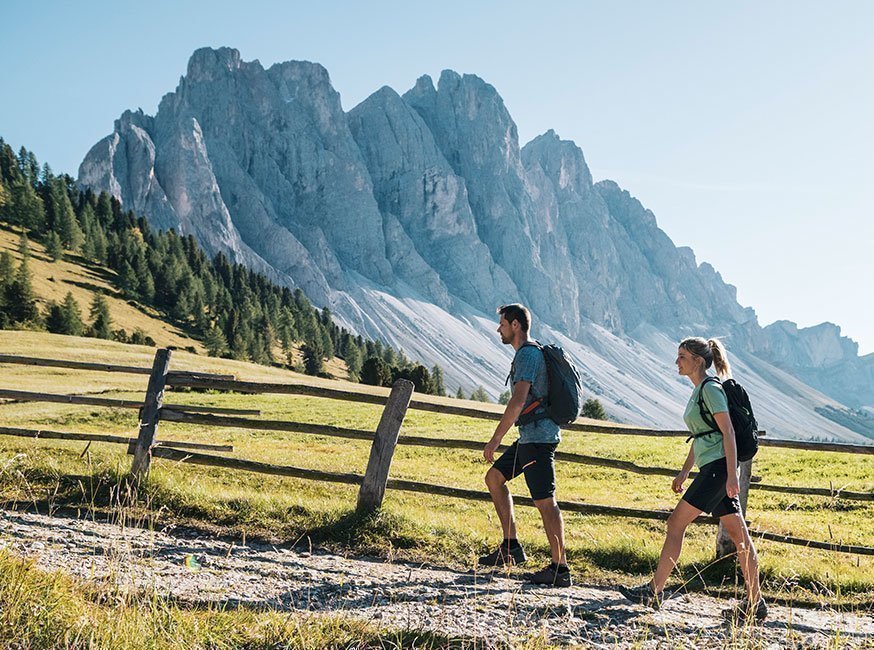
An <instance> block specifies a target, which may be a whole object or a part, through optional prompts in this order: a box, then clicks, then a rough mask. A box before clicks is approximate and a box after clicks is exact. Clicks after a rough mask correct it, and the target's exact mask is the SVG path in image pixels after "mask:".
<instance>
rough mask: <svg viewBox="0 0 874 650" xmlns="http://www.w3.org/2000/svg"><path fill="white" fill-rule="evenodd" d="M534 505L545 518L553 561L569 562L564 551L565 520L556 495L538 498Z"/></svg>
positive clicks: (544, 526)
mask: <svg viewBox="0 0 874 650" xmlns="http://www.w3.org/2000/svg"><path fill="white" fill-rule="evenodd" d="M534 505H535V506H537V509H538V510H539V511H540V518H541V519H542V520H543V529H544V530H545V531H546V538H547V539H548V540H549V550H550V552H551V553H552V561H553V562H554V563H555V564H567V557H566V556H565V551H564V520H563V519H562V516H561V510H559V507H558V503H556V501H555V497H549V498H548V499H537V500H535V501H534Z"/></svg>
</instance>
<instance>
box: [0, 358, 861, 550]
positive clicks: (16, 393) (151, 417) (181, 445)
mask: <svg viewBox="0 0 874 650" xmlns="http://www.w3.org/2000/svg"><path fill="white" fill-rule="evenodd" d="M171 354H172V353H171V351H170V350H167V349H160V350H158V351H157V352H156V354H155V359H154V363H153V365H152V368H151V369H147V368H137V367H131V366H119V365H109V364H96V363H86V362H76V361H62V360H54V359H38V358H29V357H21V356H16V355H6V354H0V363H12V364H25V365H30V366H47V367H61V368H72V369H77V370H93V371H102V372H123V373H135V374H148V375H149V382H148V388H147V390H146V395H145V397H144V399H143V401H142V402H140V401H128V400H118V399H108V398H98V397H90V396H88V397H85V396H70V395H54V394H48V393H37V392H30V391H22V390H7V389H0V398H5V399H11V400H16V401H40V402H62V403H70V404H86V405H93V406H106V407H113V408H138V409H140V429H139V435H138V436H137V437H136V438H129V437H124V436H117V435H109V434H88V433H71V432H57V431H45V430H34V429H20V428H13V427H0V435H13V436H30V437H36V438H46V439H60V440H87V441H89V442H90V441H99V442H109V443H119V444H126V445H128V453H129V454H131V455H133V462H132V465H131V474H132V476H133V477H134V479H135V480H136V481H141V480H142V479H144V478H145V477H146V476H147V475H148V473H149V469H150V466H151V461H152V459H153V458H162V459H167V460H174V461H178V462H186V463H195V464H201V465H210V466H216V467H224V468H228V469H237V470H243V471H250V472H259V473H264V474H273V475H278V476H292V477H296V478H302V479H308V480H316V481H326V482H335V483H347V484H352V485H358V486H360V487H359V494H358V504H357V509H358V511H359V512H363V513H367V512H373V511H375V510H377V509H378V508H379V507H380V506H381V504H382V501H383V497H384V494H385V490H386V489H392V490H403V491H411V492H422V493H427V494H433V495H442V496H449V497H456V498H463V499H471V500H481V501H488V500H490V496H489V494H488V493H487V492H484V491H476V490H469V489H462V488H457V487H450V486H443V485H435V484H430V483H421V482H416V481H407V480H400V479H392V478H390V477H389V470H390V467H391V461H392V457H393V454H394V450H395V447H396V446H397V445H398V444H402V445H416V446H423V447H440V448H449V449H468V450H475V451H481V450H482V448H483V446H484V445H483V442H481V441H477V440H450V439H438V438H427V437H422V436H407V435H400V431H401V427H402V424H403V421H404V417H405V415H406V412H407V410H408V409H409V408H413V409H420V410H425V411H431V412H437V413H443V414H450V415H461V416H466V417H473V418H481V419H488V420H498V419H500V416H501V413H500V412H499V411H497V410H490V409H489V408H488V407H485V406H484V407H483V408H472V407H467V406H455V405H449V404H444V403H438V402H435V401H429V400H428V399H414V398H413V384H412V383H411V382H409V381H406V380H398V381H397V382H395V384H394V386H393V387H392V389H391V392H390V393H389V395H388V398H387V399H386V398H385V397H384V396H381V395H376V394H370V393H364V392H355V391H349V390H340V389H335V388H327V387H319V386H313V385H309V384H303V383H291V384H280V383H264V382H245V381H238V380H236V379H235V378H234V377H232V376H229V375H215V374H209V373H200V372H181V371H171V370H170V369H169V366H170V358H171ZM167 387H171V388H173V387H176V388H201V389H212V390H221V391H235V392H243V393H259V394H264V393H276V394H287V395H305V396H313V397H321V398H329V399H338V400H343V401H349V402H358V403H367V404H378V405H384V409H383V412H382V417H381V419H380V422H379V425H378V426H377V428H376V431H375V432H371V431H366V430H361V429H349V428H343V427H335V426H327V425H318V424H310V423H302V422H289V421H284V420H267V419H262V418H252V417H242V416H257V415H260V411H258V410H257V409H232V408H220V407H211V406H190V405H181V404H169V403H164V401H163V398H164V391H165V389H166V388H167ZM161 421H164V422H168V423H169V422H179V423H188V424H196V425H199V426H217V427H239V428H245V429H255V430H267V431H287V432H294V433H304V434H314V435H319V436H332V437H340V438H347V439H357V440H371V441H372V445H371V451H370V456H369V458H368V463H367V469H366V471H365V473H364V474H363V475H359V474H346V473H335V472H326V471H319V470H312V469H305V468H299V467H291V466H285V465H273V464H270V463H264V462H258V461H253V460H244V459H238V458H230V457H227V456H218V455H215V454H206V453H201V452H200V451H197V452H195V451H185V450H207V451H214V452H218V451H222V452H228V451H233V447H232V446H230V445H211V444H206V443H192V442H184V441H170V440H159V439H158V425H159V423H160V422H161ZM565 428H566V429H568V430H571V431H582V432H590V433H606V434H617V435H642V436H688V432H686V431H664V430H652V429H643V428H638V427H620V426H615V427H614V426H602V425H591V424H587V423H582V422H575V423H572V424H571V425H569V426H568V427H565ZM762 433H763V434H764V432H762ZM761 442H762V444H763V445H765V446H771V447H786V448H793V449H808V450H821V451H836V452H845V453H856V454H871V453H874V446H865V445H844V444H837V443H820V442H796V441H786V440H774V439H771V438H762V439H761ZM505 448H506V447H501V449H499V451H500V450H502V449H505ZM556 460H561V461H563V462H570V463H580V464H585V465H596V466H601V467H609V468H613V469H617V470H622V471H627V472H633V473H637V474H650V475H660V476H675V475H676V470H675V469H670V468H664V467H649V466H644V465H638V464H635V463H632V462H630V461H624V460H619V459H614V458H601V457H597V456H588V455H583V454H574V453H566V452H557V453H556ZM741 469H742V471H741V478H742V490H743V492H744V494H743V501H744V507H745V497H746V494H745V493H746V490H747V489H753V490H764V491H771V492H781V493H786V494H799V495H815V496H822V497H827V498H832V499H848V500H858V501H872V500H874V493H872V492H851V491H847V490H844V489H842V488H833V487H830V488H815V487H793V486H778V485H769V484H765V483H762V482H761V479H760V478H758V477H752V476H751V467H750V465H749V464H746V467H742V468H741ZM693 475H694V472H693ZM744 478H746V480H744ZM514 499H515V501H516V502H517V503H519V504H520V505H533V502H532V501H531V499H530V498H527V497H514ZM559 505H560V507H561V508H562V509H563V510H566V511H569V512H579V513H586V514H596V515H608V516H615V517H633V518H641V519H657V520H665V519H667V517H668V516H669V515H670V511H663V510H646V509H638V508H625V507H619V506H609V505H598V504H588V503H578V502H559ZM696 523H701V524H713V523H718V521H717V520H716V519H715V518H713V517H708V516H704V515H702V516H701V517H699V518H698V519H697V520H696ZM752 533H753V535H754V536H755V537H758V538H760V539H767V540H771V541H776V542H782V543H787V544H795V545H801V546H807V547H810V548H817V549H824V550H830V551H840V552H846V553H857V554H861V555H874V548H872V547H868V546H860V545H847V544H839V543H834V542H820V541H814V540H808V539H801V538H797V537H793V536H787V535H779V534H776V533H771V532H767V531H752ZM726 540H727V537H725V536H724V535H723V536H721V537H720V538H719V541H718V543H717V553H718V554H719V555H723V554H726V553H728V552H731V550H732V549H731V548H729V547H727V546H726V543H725V542H726ZM729 543H730V542H729Z"/></svg>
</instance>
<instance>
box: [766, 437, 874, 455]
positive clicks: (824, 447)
mask: <svg viewBox="0 0 874 650" xmlns="http://www.w3.org/2000/svg"><path fill="white" fill-rule="evenodd" d="M759 446H760V447H782V448H783V449H807V450H808V451H840V452H844V453H847V454H874V445H847V444H844V443H839V442H802V441H800V440H771V439H767V438H765V439H761V438H760V439H759Z"/></svg>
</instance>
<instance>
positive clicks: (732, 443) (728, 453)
mask: <svg viewBox="0 0 874 650" xmlns="http://www.w3.org/2000/svg"><path fill="white" fill-rule="evenodd" d="M713 418H714V419H715V420H716V424H717V425H718V426H719V430H720V431H721V432H722V447H723V449H725V464H726V466H727V467H728V479H727V480H726V481H725V492H726V494H728V497H729V498H730V499H733V498H734V497H736V496H737V495H738V494H740V484H739V483H738V481H737V441H736V440H735V438H734V427H733V426H732V424H731V418H730V417H728V412H727V411H724V412H722V413H714V414H713Z"/></svg>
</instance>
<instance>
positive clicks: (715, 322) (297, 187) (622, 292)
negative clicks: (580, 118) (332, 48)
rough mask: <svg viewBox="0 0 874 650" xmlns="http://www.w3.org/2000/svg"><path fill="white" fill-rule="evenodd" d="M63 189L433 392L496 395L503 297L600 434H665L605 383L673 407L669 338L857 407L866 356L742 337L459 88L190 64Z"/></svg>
mask: <svg viewBox="0 0 874 650" xmlns="http://www.w3.org/2000/svg"><path fill="white" fill-rule="evenodd" d="M79 181H80V183H81V184H83V185H85V186H88V187H91V188H92V189H94V190H97V191H100V190H106V191H108V192H110V193H112V194H113V195H114V196H116V197H117V198H118V199H120V200H121V201H122V203H123V204H124V205H125V207H127V208H130V209H132V210H134V211H135V212H138V213H141V214H143V215H146V216H147V217H148V218H149V219H150V220H151V221H152V222H153V223H154V224H155V225H156V226H158V227H161V228H171V227H172V228H176V229H178V230H180V231H182V232H184V233H191V234H193V235H194V236H196V237H197V239H198V240H199V241H200V242H201V243H202V245H203V246H204V247H205V248H206V250H207V251H208V252H210V253H217V252H224V253H226V254H227V255H229V257H230V258H231V259H233V260H236V261H240V262H243V263H245V264H248V265H250V266H252V267H253V268H255V269H256V270H259V271H262V272H265V273H267V274H268V275H269V276H270V277H272V278H274V279H276V280H277V281H279V282H282V283H284V284H288V285H292V286H296V287H300V288H302V289H303V290H304V291H305V292H306V293H307V294H308V295H309V296H310V298H311V300H313V301H314V302H315V303H316V304H318V305H327V306H330V307H331V309H332V311H333V312H334V313H335V314H336V315H337V317H338V318H339V319H340V320H342V321H343V322H344V323H345V324H346V325H348V326H350V327H352V328H353V329H355V330H357V331H359V332H361V333H362V334H367V335H370V336H377V337H381V338H384V339H386V340H387V341H389V342H391V343H392V344H395V345H400V346H401V347H403V348H404V349H406V350H407V351H408V353H409V354H411V355H412V356H419V357H420V358H422V359H423V360H424V361H426V362H429V363H433V362H438V363H441V365H443V366H444V367H445V368H446V374H447V380H448V381H449V382H450V385H457V384H461V385H463V386H466V387H467V388H468V389H469V388H471V387H472V386H475V385H476V384H478V383H483V384H485V385H486V386H487V387H488V388H489V389H490V391H491V392H493V394H497V393H498V392H500V390H501V388H500V381H501V380H502V379H503V375H504V373H505V368H504V365H505V364H506V361H507V358H508V354H507V352H506V350H504V349H502V348H501V346H500V343H499V342H497V341H496V340H495V338H494V337H489V336H488V330H490V329H492V328H493V327H494V325H493V321H494V309H495V307H496V306H497V305H499V304H502V303H507V302H524V303H525V304H527V305H529V306H530V307H531V308H532V311H533V313H534V315H535V322H536V323H537V324H538V325H541V326H542V327H544V328H549V331H550V332H552V333H554V334H555V335H556V336H567V337H568V345H571V346H576V345H577V344H579V345H580V346H582V347H578V348H576V347H575V350H576V353H577V356H578V359H579V360H580V362H581V364H584V365H586V367H587V368H589V369H590V370H591V372H590V373H589V379H588V384H589V387H590V388H591V390H592V391H593V392H595V393H598V391H600V395H601V398H602V401H604V402H605V404H606V406H607V409H608V411H610V412H611V413H613V415H614V416H616V417H620V418H623V419H627V420H636V421H640V422H641V423H647V424H662V425H665V426H672V427H673V426H676V425H677V422H676V421H673V418H675V417H676V413H675V409H674V408H673V407H668V406H666V405H664V404H661V403H659V400H657V399H650V398H646V399H644V398H641V397H640V395H638V394H637V393H638V392H640V391H645V390H646V385H636V384H634V382H632V381H629V380H623V377H625V376H626V373H627V372H631V373H634V372H637V373H639V374H641V376H646V377H649V383H650V385H653V384H654V383H655V384H659V386H660V387H661V388H662V389H663V390H665V391H667V392H668V393H669V394H674V393H676V395H678V396H679V395H680V394H681V393H682V392H683V391H680V390H679V388H677V387H676V386H675V383H672V382H673V380H671V381H670V382H667V383H664V382H661V381H660V380H659V379H658V377H659V376H660V373H662V372H667V373H668V374H669V375H670V373H671V372H672V371H671V370H670V363H671V361H672V356H673V351H671V350H670V347H671V344H670V343H669V342H671V341H676V340H677V339H678V338H679V337H682V336H685V335H688V334H699V333H708V334H716V335H721V336H724V337H726V339H727V341H728V343H729V347H730V348H731V349H732V350H733V351H743V352H744V353H746V354H747V355H748V357H749V362H750V363H749V369H750V372H758V373H761V376H762V377H764V376H765V375H767V376H768V377H770V379H769V381H770V382H771V383H770V384H768V385H769V386H771V388H772V389H773V390H774V391H776V392H775V399H779V398H777V397H776V396H777V395H778V394H783V393H782V392H781V391H784V390H789V388H788V383H787V382H789V380H788V379H786V378H785V377H784V376H783V375H782V374H780V373H781V372H782V371H786V372H789V373H791V374H794V375H795V376H796V377H800V378H802V379H803V381H805V382H806V383H807V384H808V385H809V386H810V387H814V388H815V389H818V390H819V391H821V393H816V395H814V394H813V393H810V394H808V393H807V392H806V389H805V390H800V389H799V390H795V393H794V394H795V397H793V398H792V399H794V400H796V401H795V402H792V404H794V406H793V407H792V408H795V409H796V410H797V411H799V412H800V411H804V412H805V414H813V415H812V416H811V417H814V418H816V417H817V416H816V413H815V412H814V408H819V409H821V410H823V412H825V411H827V409H828V408H832V407H835V408H836V407H840V406H841V405H844V406H849V407H853V408H859V407H863V406H872V405H874V376H872V365H874V362H872V361H871V357H870V355H869V357H866V358H861V359H860V358H859V357H858V354H857V350H856V348H855V347H853V346H854V344H852V343H851V342H849V341H848V340H847V339H843V338H841V337H840V333H839V331H836V330H835V329H834V328H833V326H831V327H829V326H826V325H823V326H819V327H818V328H810V329H808V330H798V329H797V328H794V326H790V325H787V324H785V323H776V324H775V325H772V326H770V327H768V328H765V329H762V328H761V327H760V326H759V325H758V323H757V321H756V316H755V313H754V312H753V310H752V309H749V308H744V307H742V306H741V305H739V304H738V302H737V296H736V291H735V289H734V287H732V286H731V285H728V284H726V283H725V282H724V281H723V280H722V277H721V276H720V275H719V273H718V272H717V271H716V270H715V269H713V267H711V266H710V265H709V264H706V263H702V264H699V263H698V262H697V261H696V259H695V255H694V253H693V252H692V251H691V250H690V249H688V248H678V247H676V246H674V244H673V242H672V241H671V240H670V238H669V237H668V236H667V235H666V234H665V233H664V232H663V231H662V230H661V229H660V228H659V227H658V224H657V222H656V218H655V216H654V215H653V214H652V212H650V211H649V210H647V209H646V208H645V207H644V206H643V205H642V204H641V203H640V202H639V201H638V200H637V199H636V198H634V197H632V196H631V195H630V194H629V193H628V192H627V191H625V190H623V189H622V188H621V187H619V186H618V185H617V184H616V183H614V182H612V181H601V182H598V183H593V180H592V175H591V173H590V171H589V168H588V166H587V164H586V160H585V157H584V156H583V152H582V151H581V150H580V148H579V147H577V146H576V145H575V144H574V143H573V142H569V141H565V140H561V139H560V138H559V136H558V135H557V134H556V133H555V132H554V131H551V130H550V131H548V132H546V133H544V134H543V135H541V136H538V137H537V138H535V139H534V140H532V141H531V142H529V143H528V144H527V145H525V146H524V147H521V148H520V146H519V141H518V135H517V131H516V125H515V123H514V122H513V120H512V118H511V116H510V114H509V112H508V111H507V108H506V106H505V105H504V103H503V100H502V99H501V97H500V95H499V94H498V92H497V91H496V90H495V88H493V87H492V86H490V85H489V84H487V83H486V82H485V81H483V80H482V79H480V78H478V77H476V76H474V75H459V74H457V73H455V72H452V71H449V70H447V71H444V72H443V73H442V74H441V75H440V80H439V82H438V84H437V85H436V86H435V84H434V83H433V81H432V79H431V78H430V77H428V76H423V77H422V78H420V79H419V80H418V81H417V82H416V84H415V86H414V87H413V88H412V89H410V90H409V91H408V92H406V93H405V94H404V95H403V96H400V95H399V94H398V93H396V92H395V91H394V90H392V89H391V88H387V87H386V88H382V89H380V90H378V91H377V92H375V93H374V94H373V95H371V96H370V97H368V98H367V99H366V100H365V101H363V102H362V103H361V104H359V105H358V106H356V107H354V108H353V109H352V110H350V111H349V112H348V113H346V112H344V111H343V109H342V107H341V102H340V96H339V94H338V93H337V91H336V90H335V89H334V88H333V87H332V85H331V82H330V78H329V76H328V73H327V71H326V70H325V69H324V68H323V67H322V66H320V65H318V64H315V63H310V62H305V61H289V62H285V63H280V64H276V65H274V66H272V67H270V68H269V69H266V70H265V69H264V68H263V67H262V66H261V64H260V63H259V62H258V61H252V62H245V61H243V60H242V59H241V57H240V54H239V52H237V51H236V50H232V49H229V48H221V49H217V50H213V49H201V50H198V51H196V52H195V53H194V55H193V56H192V58H191V60H190V62H189V65H188V70H187V73H186V75H185V76H184V77H182V79H181V80H180V83H179V86H178V87H177V89H176V90H175V92H172V93H169V94H167V95H166V96H165V97H164V98H163V99H162V101H161V103H160V105H159V108H158V112H157V114H156V115H155V116H154V117H152V116H147V115H144V114H143V113H142V112H136V113H132V112H126V113H124V114H123V115H122V116H121V118H120V119H119V120H117V121H116V123H115V128H114V130H113V133H112V134H111V135H109V136H107V137H106V138H104V139H103V140H101V141H100V142H99V143H97V144H96V145H95V146H94V147H93V148H92V149H91V151H90V152H89V153H88V155H87V156H86V158H85V160H84V161H83V163H82V165H81V167H80V170H79ZM426 314H427V316H425V315H426ZM640 345H645V346H649V347H648V351H647V352H646V353H644V352H643V350H642V348H641V347H640ZM656 351H658V355H659V356H658V357H656V356H654V354H655V352H656ZM590 353H591V354H593V355H594V356H593V357H590ZM663 356H667V357H671V358H667V359H663V358H662V357H663ZM599 359H600V360H601V361H603V362H604V363H605V364H606V365H602V363H601V361H599ZM634 359H636V360H637V361H633V360H634ZM761 363H764V364H767V367H761V365H759V366H757V365H756V364H761ZM755 367H759V370H755V369H754V368H755ZM769 390H770V389H769ZM793 390H794V389H793ZM799 391H800V392H799ZM815 392H816V391H814V393H815ZM822 393H824V394H825V395H829V396H831V398H832V401H831V402H830V401H829V400H828V398H826V397H825V395H823V394H822ZM800 394H803V395H804V397H803V398H802V397H798V395H800ZM829 412H830V411H829ZM776 413H777V411H775V414H776ZM817 422H818V425H817V426H819V425H822V426H823V427H825V428H826V429H828V431H829V432H830V434H829V435H831V436H832V437H840V435H841V429H840V427H838V425H836V424H834V423H831V424H830V425H829V426H831V428H830V429H829V428H828V427H826V426H825V424H823V423H825V422H828V420H826V419H822V420H821V421H820V420H817ZM779 426H783V425H779ZM793 427H794V428H793ZM835 427H837V428H835ZM771 428H772V429H773V427H771ZM786 430H787V431H789V432H790V433H793V434H798V435H800V425H792V426H788V425H787V428H786ZM843 431H846V429H844V430H843Z"/></svg>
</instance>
